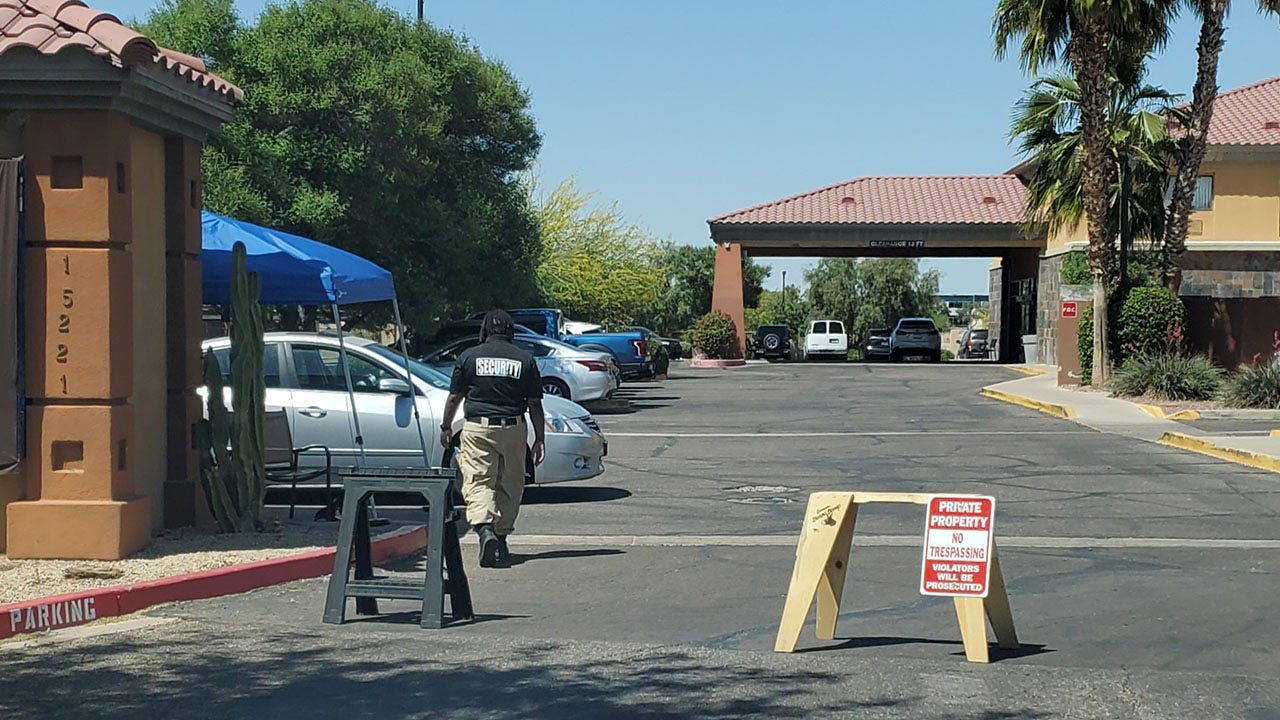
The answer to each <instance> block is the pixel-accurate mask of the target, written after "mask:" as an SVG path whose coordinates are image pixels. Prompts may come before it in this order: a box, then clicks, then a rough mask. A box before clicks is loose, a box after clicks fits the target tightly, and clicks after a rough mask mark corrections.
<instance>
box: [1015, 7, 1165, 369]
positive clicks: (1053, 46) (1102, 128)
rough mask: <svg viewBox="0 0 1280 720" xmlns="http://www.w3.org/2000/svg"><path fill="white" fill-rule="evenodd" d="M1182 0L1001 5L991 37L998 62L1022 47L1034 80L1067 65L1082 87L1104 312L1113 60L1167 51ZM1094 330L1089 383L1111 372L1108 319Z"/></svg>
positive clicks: (1091, 222)
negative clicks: (1047, 69)
mask: <svg viewBox="0 0 1280 720" xmlns="http://www.w3.org/2000/svg"><path fill="white" fill-rule="evenodd" d="M1181 2H1183V0H1129V1H1127V2H1112V1H1111V0H999V2H998V3H997V6H996V13H995V18H994V20H993V23H992V29H993V32H994V35H995V47H996V56H997V58H1003V57H1004V56H1005V54H1006V53H1007V52H1008V50H1009V48H1010V47H1011V46H1012V45H1015V44H1017V45H1019V46H1020V47H1019V50H1018V60H1019V64H1020V65H1021V66H1022V68H1023V69H1024V70H1025V71H1027V72H1028V73H1030V74H1031V75H1036V74H1038V73H1039V70H1040V68H1041V67H1043V66H1051V65H1054V64H1056V63H1057V62H1059V61H1060V60H1062V59H1065V60H1066V61H1067V64H1068V65H1069V67H1070V68H1071V72H1072V75H1073V76H1074V78H1075V81H1076V83H1077V84H1078V87H1079V106H1078V110H1077V112H1078V114H1079V125H1080V167H1081V185H1082V188H1083V198H1082V204H1083V206H1084V217H1085V222H1086V225H1087V226H1088V232H1089V266H1090V270H1091V272H1092V274H1093V280H1094V288H1093V295H1094V307H1106V305H1107V282H1106V280H1107V278H1108V277H1110V276H1111V274H1112V268H1113V265H1114V256H1115V253H1114V247H1113V245H1112V243H1111V238H1112V237H1114V235H1113V233H1112V227H1111V213H1110V211H1109V209H1110V200H1109V198H1110V194H1111V189H1112V188H1113V187H1114V186H1115V176H1116V167H1115V163H1114V161H1113V158H1112V157H1111V155H1110V152H1109V150H1110V142H1109V140H1110V138H1109V132H1108V123H1107V110H1108V108H1109V107H1110V106H1111V102H1112V100H1111V97H1112V96H1111V92H1112V90H1113V89H1114V83H1112V82H1111V73H1112V72H1113V70H1114V68H1115V67H1116V66H1117V65H1118V64H1120V63H1118V62H1117V61H1116V58H1118V57H1119V58H1127V59H1133V58H1144V57H1146V55H1147V54H1148V53H1149V52H1150V51H1151V50H1152V49H1154V48H1157V47H1159V46H1161V45H1163V44H1164V42H1165V41H1166V40H1167V39H1168V36H1169V22H1170V20H1171V19H1172V17H1173V16H1174V15H1175V14H1176V12H1177V9H1178V7H1179V4H1180V3H1181ZM1106 315H1107V314H1106V313H1099V314H1098V317H1097V318H1096V320H1095V328H1094V344H1093V347H1094V351H1093V352H1094V362H1093V376H1094V377H1093V380H1094V382H1095V384H1098V385H1101V384H1102V383H1103V382H1104V381H1105V380H1106V377H1107V374H1108V373H1109V371H1110V367H1109V362H1108V359H1107V337H1108V335H1107V317H1106Z"/></svg>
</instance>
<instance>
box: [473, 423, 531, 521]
mask: <svg viewBox="0 0 1280 720" xmlns="http://www.w3.org/2000/svg"><path fill="white" fill-rule="evenodd" d="M527 433H528V431H527V430H526V429H525V422H524V420H523V419H521V421H520V422H518V423H516V424H515V425H511V426H507V427H489V426H486V425H481V424H480V423H477V422H472V421H470V420H468V421H467V423H466V424H465V425H464V426H463V428H462V439H461V441H460V444H459V446H458V468H459V469H460V470H462V497H464V498H465V499H466V501H467V522H469V523H471V524H472V525H483V524H486V523H492V524H493V529H494V531H495V532H496V533H498V534H499V535H510V534H511V531H513V530H515V527H516V516H517V515H519V514H520V498H521V497H523V496H524V462H525V454H526V453H527V452H528V446H527V445H526V444H525V440H526V437H527Z"/></svg>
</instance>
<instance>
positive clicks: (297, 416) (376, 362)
mask: <svg viewBox="0 0 1280 720" xmlns="http://www.w3.org/2000/svg"><path fill="white" fill-rule="evenodd" d="M346 345H347V357H348V358H349V364H350V367H351V381H352V385H353V389H354V390H355V392H354V396H355V406H356V409H357V412H358V418H359V421H360V430H361V434H362V436H363V437H364V449H363V453H362V452H361V450H360V449H359V448H357V447H356V443H355V441H354V438H355V432H354V422H353V418H352V415H351V399H350V397H349V396H348V393H347V386H346V378H345V375H344V373H343V372H342V365H341V362H340V360H339V357H340V356H339V349H338V339H337V338H336V337H331V336H326V335H316V334H310V333H268V334H267V335H266V337H265V348H264V356H263V366H264V372H265V376H266V385H267V392H266V404H267V406H268V407H269V408H283V409H284V410H285V411H286V413H287V415H288V419H289V429H290V431H291V433H292V435H293V442H294V444H295V445H297V446H299V447H300V446H303V445H323V446H325V447H328V448H329V449H330V451H331V452H332V454H333V463H334V465H335V466H354V465H368V466H383V467H415V466H418V467H420V466H422V464H423V457H422V450H423V445H424V444H425V446H426V450H427V458H428V462H429V463H430V464H431V465H432V466H439V465H441V464H443V463H444V461H445V453H444V448H441V447H440V443H439V442H438V441H437V437H438V429H439V427H440V425H441V424H442V423H441V413H442V412H443V411H444V405H445V399H446V398H447V397H448V394H449V379H448V378H447V377H445V376H444V375H443V374H441V373H440V372H438V371H436V370H433V369H432V368H430V367H427V366H426V365H423V364H422V363H419V362H417V361H413V360H411V361H410V369H411V371H412V376H411V377H412V382H413V384H414V386H415V387H416V388H417V395H418V397H417V410H418V413H419V415H420V416H421V432H422V434H421V435H419V427H418V425H419V423H418V422H417V421H415V419H414V417H413V409H414V404H413V401H412V400H411V398H410V390H409V386H408V384H407V382H406V377H407V376H406V374H405V367H404V359H403V358H402V357H401V356H400V355H399V354H398V353H396V352H395V351H393V350H390V349H388V348H386V347H383V346H382V345H379V344H377V343H375V342H373V341H371V340H365V339H362V338H348V339H347V340H346ZM204 349H205V350H207V351H212V352H213V354H214V357H216V358H217V360H218V363H219V365H221V366H222V371H223V375H224V377H225V376H226V375H227V372H228V368H229V367H230V350H231V341H230V339H229V338H216V339H213V340H206V341H205V342H204ZM543 409H544V410H545V411H546V423H547V427H546V459H545V461H544V462H543V463H542V465H540V466H539V467H537V468H536V469H534V468H533V467H532V464H530V465H529V467H527V468H526V471H527V474H528V481H529V482H537V483H540V484H541V483H557V482H566V481H570V480H586V479H588V478H592V477H595V476H597V475H600V474H601V473H603V472H604V456H605V454H606V453H607V450H608V443H607V442H606V441H605V438H604V435H603V434H601V432H600V429H599V426H598V425H597V424H596V422H595V420H594V419H593V418H592V417H591V415H590V413H588V412H587V411H586V410H585V409H584V408H582V407H581V406H579V405H577V404H575V403H572V402H569V401H568V400H565V399H563V398H558V397H547V398H544V400H543ZM451 422H452V425H453V427H454V430H455V433H456V432H458V431H460V430H461V429H462V423H463V416H462V412H459V414H458V416H457V417H455V418H452V419H451ZM529 438H530V441H532V438H533V430H532V428H531V429H530V430H529ZM302 460H303V462H304V463H305V462H306V461H308V460H312V461H319V460H321V456H315V457H313V458H308V454H305V453H304V454H303V456H302Z"/></svg>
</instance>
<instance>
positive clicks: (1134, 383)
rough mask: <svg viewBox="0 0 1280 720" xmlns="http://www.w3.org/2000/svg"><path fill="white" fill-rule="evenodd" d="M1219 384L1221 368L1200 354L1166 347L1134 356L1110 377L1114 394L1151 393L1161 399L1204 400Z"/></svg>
mask: <svg viewBox="0 0 1280 720" xmlns="http://www.w3.org/2000/svg"><path fill="white" fill-rule="evenodd" d="M1221 387H1222V370H1221V369H1220V368H1217V367H1214V365H1213V363H1212V362H1210V360H1209V358H1207V357H1205V356H1203V355H1182V354H1179V353H1175V352H1171V351H1169V350H1160V351H1154V352H1144V353H1139V354H1137V355H1134V356H1133V357H1131V358H1129V359H1128V360H1126V361H1125V363H1124V365H1121V366H1120V369H1119V370H1117V371H1116V372H1115V374H1114V375H1112V376H1111V386H1110V390H1111V391H1112V392H1114V393H1116V394H1117V395H1128V396H1138V395H1151V396H1154V397H1157V398H1161V399H1163V400H1208V399H1209V398H1212V397H1214V396H1215V395H1217V394H1218V391H1219V390H1220V389H1221Z"/></svg>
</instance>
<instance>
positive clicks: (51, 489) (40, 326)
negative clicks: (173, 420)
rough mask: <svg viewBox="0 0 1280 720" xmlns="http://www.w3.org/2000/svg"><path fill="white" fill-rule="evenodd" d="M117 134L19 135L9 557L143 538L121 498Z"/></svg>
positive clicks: (84, 121)
mask: <svg viewBox="0 0 1280 720" xmlns="http://www.w3.org/2000/svg"><path fill="white" fill-rule="evenodd" d="M130 132H131V130H130V125H129V122H128V120H127V119H125V118H124V117H123V116H120V115H118V114H116V113H114V112H110V111H55V112H34V113H32V114H31V116H30V118H29V119H28V121H27V123H26V127H25V133H24V153H25V155H26V161H27V186H26V202H27V206H26V207H27V214H26V219H27V232H26V239H27V249H26V267H25V281H26V282H25V286H24V293H25V299H26V313H27V320H26V327H27V333H28V334H27V348H26V351H27V352H26V363H27V395H28V399H29V402H30V404H31V407H30V412H29V414H28V420H27V422H28V427H27V458H26V460H25V461H24V463H23V475H24V479H25V483H26V500H24V501H21V502H15V503H13V504H11V505H10V506H9V512H8V518H7V535H8V538H7V539H8V543H7V545H8V547H7V552H8V554H9V556H10V557H14V558H33V557H41V558H87V559H101V560H111V559H117V558H121V557H124V556H125V555H128V554H130V553H132V552H134V551H135V550H138V549H139V548H141V547H143V546H144V545H146V544H147V542H148V540H149V539H150V527H151V524H150V503H149V501H148V500H147V499H146V498H143V497H138V496H137V494H136V492H135V489H134V474H133V468H134V462H135V460H136V449H137V448H136V444H135V442H134V408H133V406H132V405H131V404H130V402H129V398H130V395H131V393H132V391H133V381H134V377H133V375H134V372H133V368H134V358H133V345H134V328H133V316H134V313H133V302H134V300H133V295H134V288H133V261H132V253H131V248H130V245H131V242H132V198H131V196H130V191H131V190H132V187H131V182H130V177H131V172H132V168H131V145H130Z"/></svg>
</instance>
